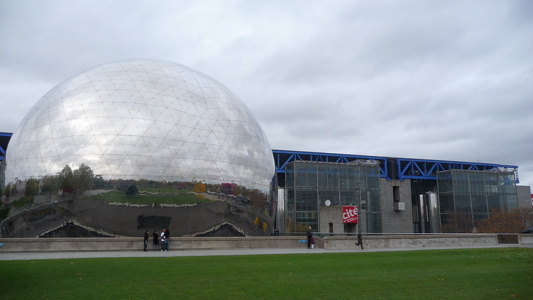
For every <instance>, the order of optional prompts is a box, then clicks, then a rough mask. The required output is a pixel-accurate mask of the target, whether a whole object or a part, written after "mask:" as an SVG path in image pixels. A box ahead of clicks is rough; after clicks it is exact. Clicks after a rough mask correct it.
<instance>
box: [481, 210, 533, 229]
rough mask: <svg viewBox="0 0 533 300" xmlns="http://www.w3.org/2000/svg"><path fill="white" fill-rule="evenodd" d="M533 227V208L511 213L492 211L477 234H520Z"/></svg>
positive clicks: (482, 221)
mask: <svg viewBox="0 0 533 300" xmlns="http://www.w3.org/2000/svg"><path fill="white" fill-rule="evenodd" d="M532 225H533V208H517V209H513V210H511V211H510V212H505V211H503V210H501V209H498V210H493V211H491V214H490V216H489V218H488V219H485V220H481V221H480V222H479V226H478V227H477V232H482V233H519V232H521V231H523V230H524V229H526V228H527V227H529V226H532Z"/></svg>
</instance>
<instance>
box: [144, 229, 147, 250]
mask: <svg viewBox="0 0 533 300" xmlns="http://www.w3.org/2000/svg"><path fill="white" fill-rule="evenodd" d="M146 247H148V230H146V232H145V233H144V251H146Z"/></svg>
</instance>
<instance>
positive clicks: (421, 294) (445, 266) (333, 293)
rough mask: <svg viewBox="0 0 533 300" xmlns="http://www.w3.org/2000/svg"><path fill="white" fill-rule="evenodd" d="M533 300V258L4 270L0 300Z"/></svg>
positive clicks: (386, 255)
mask: <svg viewBox="0 0 533 300" xmlns="http://www.w3.org/2000/svg"><path fill="white" fill-rule="evenodd" d="M161 298H162V299H458V298H459V299H516V298H519V299H533V249H528V248H497V249H482V250H480V249H461V250H424V251H402V252H371V253H327V254H312V253H310V254H299V255H248V256H207V257H161V258H158V257H155V258H154V257H147V258H142V257H141V258H100V259H61V260H30V261H0V299H3V300H7V299H161Z"/></svg>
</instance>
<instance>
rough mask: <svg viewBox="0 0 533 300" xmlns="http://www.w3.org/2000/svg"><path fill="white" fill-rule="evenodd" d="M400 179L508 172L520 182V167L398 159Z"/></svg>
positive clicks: (433, 178)
mask: <svg viewBox="0 0 533 300" xmlns="http://www.w3.org/2000/svg"><path fill="white" fill-rule="evenodd" d="M396 166H397V168H396V169H397V171H398V179H400V180H404V179H432V180H435V179H437V172H440V171H448V170H468V171H507V172H514V173H515V176H516V182H518V166H511V165H497V164H486V163H472V162H458V161H441V160H424V159H409V158H397V159H396Z"/></svg>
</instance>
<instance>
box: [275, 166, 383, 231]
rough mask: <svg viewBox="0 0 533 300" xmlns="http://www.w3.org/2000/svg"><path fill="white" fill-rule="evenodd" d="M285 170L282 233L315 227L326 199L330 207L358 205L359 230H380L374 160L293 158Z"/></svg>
mask: <svg viewBox="0 0 533 300" xmlns="http://www.w3.org/2000/svg"><path fill="white" fill-rule="evenodd" d="M285 170H286V175H285V176H286V178H285V193H286V194H285V206H284V208H285V211H284V218H285V220H284V221H285V222H284V225H285V232H288V233H297V232H305V231H306V230H307V227H308V226H312V228H318V227H319V223H320V214H319V210H320V208H321V207H324V206H326V203H327V201H328V200H329V202H328V203H330V205H334V206H341V205H354V206H358V207H359V226H360V230H361V232H366V233H379V232H381V207H380V183H379V165H378V163H375V162H370V161H368V162H352V163H348V164H342V163H326V162H307V161H294V162H291V163H289V164H288V165H287V166H286V168H285Z"/></svg>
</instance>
